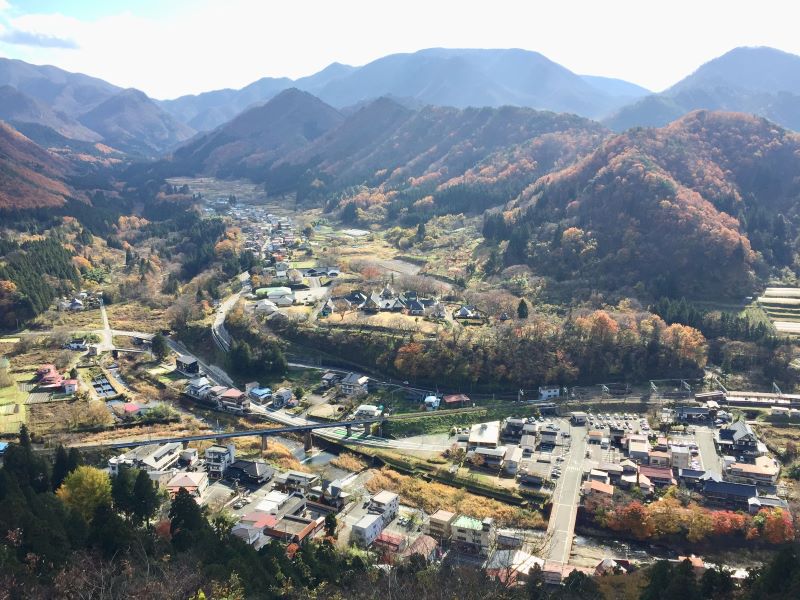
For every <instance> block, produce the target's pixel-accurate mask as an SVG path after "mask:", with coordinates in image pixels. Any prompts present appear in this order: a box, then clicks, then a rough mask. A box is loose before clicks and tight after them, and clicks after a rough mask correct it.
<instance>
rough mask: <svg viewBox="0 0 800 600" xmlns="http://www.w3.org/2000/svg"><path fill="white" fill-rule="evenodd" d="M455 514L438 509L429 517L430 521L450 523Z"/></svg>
mask: <svg viewBox="0 0 800 600" xmlns="http://www.w3.org/2000/svg"><path fill="white" fill-rule="evenodd" d="M455 516H456V514H455V513H451V512H450V511H449V510H444V509H442V508H440V509H439V510H437V511H436V512H435V513H433V514H432V515H431V521H433V520H436V521H452V520H453V517H455Z"/></svg>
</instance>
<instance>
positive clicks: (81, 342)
mask: <svg viewBox="0 0 800 600" xmlns="http://www.w3.org/2000/svg"><path fill="white" fill-rule="evenodd" d="M67 348H68V349H69V350H79V351H84V350H86V349H87V348H88V345H87V344H86V340H85V339H83V338H81V339H76V340H72V341H71V342H69V343H68V344H67Z"/></svg>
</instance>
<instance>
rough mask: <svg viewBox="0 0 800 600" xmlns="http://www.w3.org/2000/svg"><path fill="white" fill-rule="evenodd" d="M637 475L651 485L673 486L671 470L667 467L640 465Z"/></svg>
mask: <svg viewBox="0 0 800 600" xmlns="http://www.w3.org/2000/svg"><path fill="white" fill-rule="evenodd" d="M639 474H640V475H644V476H645V477H647V478H648V479H649V480H650V481H651V482H652V483H653V485H656V486H662V485H675V483H676V482H675V478H674V477H672V469H670V468H667V467H649V466H645V465H642V466H640V467H639Z"/></svg>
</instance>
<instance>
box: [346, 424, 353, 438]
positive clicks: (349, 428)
mask: <svg viewBox="0 0 800 600" xmlns="http://www.w3.org/2000/svg"><path fill="white" fill-rule="evenodd" d="M345 430H346V431H347V437H350V436H351V435H353V428H352V427H350V425H345Z"/></svg>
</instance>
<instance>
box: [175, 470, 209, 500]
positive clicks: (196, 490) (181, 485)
mask: <svg viewBox="0 0 800 600" xmlns="http://www.w3.org/2000/svg"><path fill="white" fill-rule="evenodd" d="M207 487H208V475H207V474H206V473H204V472H203V471H193V472H190V473H186V472H181V473H177V474H176V475H175V476H174V477H173V478H172V479H170V480H169V482H168V483H167V485H166V488H167V492H168V493H169V496H170V498H174V497H175V496H176V495H177V493H178V492H179V491H180V490H181V489H184V490H186V491H187V492H189V493H190V494H191V495H192V496H196V497H198V498H199V497H201V496H202V495H203V492H205V490H206V488H207Z"/></svg>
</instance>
